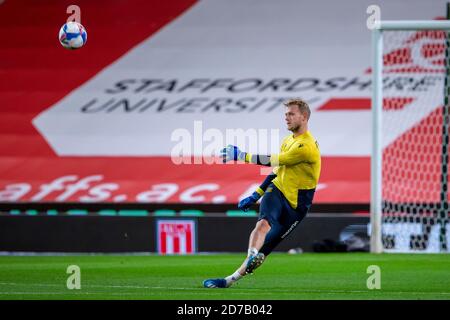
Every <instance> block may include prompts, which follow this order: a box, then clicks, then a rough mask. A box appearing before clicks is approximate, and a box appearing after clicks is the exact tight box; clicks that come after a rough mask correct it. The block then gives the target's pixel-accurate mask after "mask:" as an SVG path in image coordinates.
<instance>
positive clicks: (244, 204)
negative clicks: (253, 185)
mask: <svg viewBox="0 0 450 320" xmlns="http://www.w3.org/2000/svg"><path fill="white" fill-rule="evenodd" d="M259 198H261V195H260V194H259V193H258V192H256V191H255V192H253V193H252V195H251V196H250V197H247V198H244V199H242V200H241V201H240V202H239V204H238V208H239V209H241V210H242V211H244V212H247V211H248V209H250V207H251V206H252V205H254V204H255V203H256V201H258V200H259Z"/></svg>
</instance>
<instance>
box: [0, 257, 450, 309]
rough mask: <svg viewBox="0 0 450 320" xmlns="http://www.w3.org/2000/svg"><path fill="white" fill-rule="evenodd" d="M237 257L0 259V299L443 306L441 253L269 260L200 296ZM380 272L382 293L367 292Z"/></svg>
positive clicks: (449, 278)
mask: <svg viewBox="0 0 450 320" xmlns="http://www.w3.org/2000/svg"><path fill="white" fill-rule="evenodd" d="M242 258H243V254H218V255H192V256H157V255H80V256H78V255H73V256H1V257H0V299H151V300H155V299H164V300H174V299H175V300H192V299H215V300H243V299H252V300H253V299H268V300H291V299H295V300H300V299H326V300H328V299H446V300H448V299H450V255H448V254H440V255H439V254H415V255H414V254H381V255H371V254H366V253H344V254H312V253H311V254H300V255H288V254H282V253H273V254H272V255H270V256H269V257H268V258H267V260H266V262H265V263H264V264H263V265H262V266H261V267H260V268H259V269H257V270H256V271H255V274H254V275H250V276H247V277H245V278H244V279H242V280H241V281H240V282H239V283H238V284H237V285H235V286H233V287H231V288H228V289H205V288H203V287H202V282H203V280H204V279H206V278H211V277H223V276H226V275H229V274H230V273H232V272H233V271H234V270H235V269H236V267H237V266H238V265H240V263H241V261H242ZM69 265H78V266H79V267H80V269H81V289H79V290H69V289H67V287H66V281H67V278H68V277H69V276H70V274H67V273H66V271H67V267H68V266H69ZM370 265H378V266H379V267H380V269H381V289H379V290H378V289H372V290H369V289H368V288H367V286H366V282H367V278H368V277H369V276H370V274H368V273H367V267H368V266H370Z"/></svg>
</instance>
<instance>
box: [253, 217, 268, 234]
mask: <svg viewBox="0 0 450 320" xmlns="http://www.w3.org/2000/svg"><path fill="white" fill-rule="evenodd" d="M255 229H256V230H258V231H259V232H263V233H268V232H269V231H270V224H269V222H268V221H267V220H265V219H261V220H259V221H258V222H257V223H256V228H255Z"/></svg>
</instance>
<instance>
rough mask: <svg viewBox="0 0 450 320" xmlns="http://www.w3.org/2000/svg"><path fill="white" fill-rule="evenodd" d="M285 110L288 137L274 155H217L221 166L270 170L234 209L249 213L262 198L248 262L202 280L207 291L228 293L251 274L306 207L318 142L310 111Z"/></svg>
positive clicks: (302, 105) (294, 104)
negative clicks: (232, 163) (242, 164)
mask: <svg viewBox="0 0 450 320" xmlns="http://www.w3.org/2000/svg"><path fill="white" fill-rule="evenodd" d="M284 105H285V106H286V113H285V120H286V124H287V128H288V130H289V131H291V132H292V134H291V135H289V136H287V137H286V138H284V140H283V142H282V144H281V150H280V153H279V154H272V155H256V154H250V153H246V152H243V151H241V150H239V148H237V147H236V146H231V145H229V146H227V147H226V148H224V149H223V150H222V156H223V162H227V161H244V162H246V163H252V164H258V165H265V166H271V167H274V169H273V171H272V172H273V173H272V174H270V175H269V176H267V178H266V179H265V180H264V182H263V183H262V184H261V185H260V187H259V188H257V189H256V191H255V192H253V194H252V195H251V196H250V197H247V198H245V199H243V200H242V201H241V202H239V205H238V207H239V209H241V210H243V211H248V209H249V208H250V207H251V206H252V205H253V204H255V203H256V202H257V201H258V200H259V198H261V197H263V198H262V200H261V206H260V213H259V218H258V222H257V223H256V226H255V228H254V229H253V231H252V232H251V234H250V239H249V248H248V255H247V258H246V259H245V260H244V262H243V264H242V265H241V266H240V267H239V268H238V269H237V270H236V271H235V272H234V273H233V274H231V275H230V276H228V277H226V278H218V279H207V280H205V281H204V282H203V285H204V287H206V288H227V287H229V286H231V285H232V284H233V283H235V282H236V281H238V280H239V279H241V278H242V277H243V276H245V275H247V274H250V273H253V271H254V270H255V269H256V268H258V267H259V266H260V265H261V264H262V263H263V262H264V259H265V258H266V257H267V255H269V254H270V253H271V252H272V250H273V249H274V248H275V247H276V246H277V245H278V244H279V243H280V242H281V241H282V240H283V239H284V238H285V237H286V236H287V235H288V234H289V233H290V232H291V231H292V230H293V229H294V228H295V227H296V226H297V225H298V224H299V223H300V222H301V221H302V220H303V218H304V217H305V216H306V214H307V213H308V210H309V208H310V207H311V204H312V201H313V197H314V192H315V188H316V186H317V182H318V180H319V175H320V168H321V159H320V151H319V147H318V144H317V141H316V140H315V138H314V137H313V136H312V134H311V133H310V132H309V131H308V120H309V117H310V114H311V111H310V109H309V106H308V104H307V103H306V102H305V101H303V100H301V99H291V100H289V101H287V102H286V103H284Z"/></svg>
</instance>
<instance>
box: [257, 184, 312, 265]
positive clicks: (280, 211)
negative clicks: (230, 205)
mask: <svg viewBox="0 0 450 320" xmlns="http://www.w3.org/2000/svg"><path fill="white" fill-rule="evenodd" d="M314 192H315V189H310V190H299V193H298V206H297V208H296V209H294V208H292V207H291V205H290V204H289V202H288V200H287V199H286V198H285V196H284V195H283V193H282V192H281V191H280V190H279V189H278V188H277V187H276V186H275V185H274V184H273V183H272V184H270V186H269V187H268V188H267V190H266V192H265V193H264V197H263V198H262V200H261V206H260V212H259V218H258V220H261V219H265V220H267V222H269V224H270V227H271V228H270V231H269V232H268V233H267V235H266V238H265V240H264V244H263V246H262V248H261V249H260V252H262V253H264V254H265V255H266V256H267V255H268V254H269V253H270V252H272V250H273V249H274V248H275V247H276V246H277V245H278V244H279V243H280V242H281V241H282V240H283V239H284V238H285V237H286V236H287V235H288V234H289V233H291V231H292V230H294V229H295V227H297V226H298V224H299V223H300V222H301V221H302V220H303V218H304V217H305V216H306V214H307V213H308V211H309V208H310V207H311V204H312V200H313V197H314Z"/></svg>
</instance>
